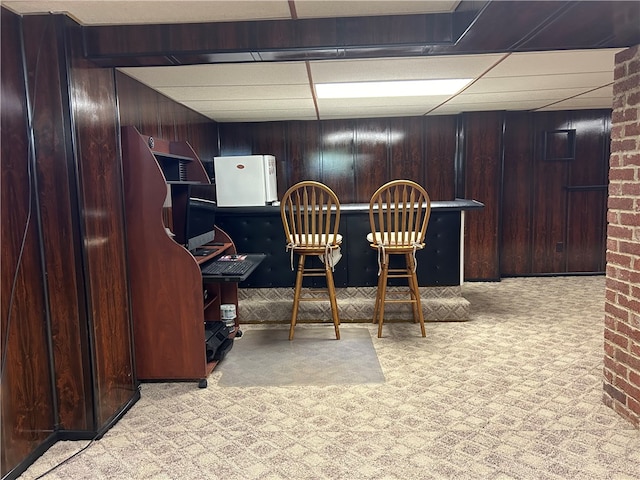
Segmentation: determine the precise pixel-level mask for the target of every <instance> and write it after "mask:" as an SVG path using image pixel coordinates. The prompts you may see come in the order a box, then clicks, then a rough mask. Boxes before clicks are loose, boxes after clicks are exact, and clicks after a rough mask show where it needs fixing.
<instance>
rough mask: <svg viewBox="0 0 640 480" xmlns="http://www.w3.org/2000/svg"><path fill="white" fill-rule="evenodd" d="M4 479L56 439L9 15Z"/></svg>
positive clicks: (15, 39) (16, 28)
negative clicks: (54, 436)
mask: <svg viewBox="0 0 640 480" xmlns="http://www.w3.org/2000/svg"><path fill="white" fill-rule="evenodd" d="M1 17H2V26H1V32H2V42H1V45H0V46H1V49H2V50H1V55H2V57H1V58H2V68H0V73H1V79H2V89H1V92H2V93H1V102H2V118H1V121H2V129H1V130H0V132H1V134H2V169H1V174H2V176H1V185H0V193H1V195H2V198H1V201H0V205H1V206H2V229H1V241H2V249H0V260H1V262H2V290H1V298H2V308H1V309H0V311H1V315H2V318H1V327H2V329H1V333H2V334H1V335H0V341H1V342H2V343H1V345H0V354H1V355H2V366H1V369H2V373H1V375H2V390H1V392H2V418H1V422H0V423H1V425H2V427H1V428H2V436H1V438H2V440H1V441H2V448H1V452H2V453H1V464H2V472H1V474H2V476H4V475H5V474H6V473H7V472H8V471H10V470H12V469H13V468H15V467H16V465H18V464H19V463H20V462H21V461H22V460H23V459H24V458H26V457H27V456H28V455H29V454H31V452H33V451H34V450H36V449H37V448H38V447H39V446H40V445H42V444H43V442H45V440H46V439H47V437H49V436H51V434H52V432H53V428H54V425H55V423H56V419H55V409H54V393H53V391H52V376H51V371H50V369H49V363H50V362H49V360H50V358H49V354H50V350H49V346H48V344H47V339H48V335H47V321H46V316H45V314H44V312H45V311H46V300H45V285H44V274H43V265H42V263H41V261H42V258H41V255H40V239H39V232H38V230H39V229H38V218H37V215H36V210H37V206H36V205H34V201H35V196H34V186H35V183H34V176H35V172H34V163H33V162H32V161H31V158H30V152H31V150H30V147H29V136H28V129H27V125H28V124H27V108H26V102H25V99H26V92H25V82H24V74H25V72H24V69H23V66H22V60H21V57H20V36H21V32H20V22H19V20H18V18H17V17H16V16H14V15H11V14H8V13H7V12H6V11H5V10H4V9H3V10H2V14H1Z"/></svg>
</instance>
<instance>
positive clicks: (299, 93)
mask: <svg viewBox="0 0 640 480" xmlns="http://www.w3.org/2000/svg"><path fill="white" fill-rule="evenodd" d="M157 90H158V91H159V92H160V93H162V94H164V95H166V96H168V97H171V98H174V99H176V100H179V101H197V100H215V99H220V98H224V99H226V100H260V99H276V98H281V99H282V98H307V99H310V100H311V99H312V94H311V87H310V86H309V84H304V85H238V86H228V87H206V86H203V87H159V88H158V89H157Z"/></svg>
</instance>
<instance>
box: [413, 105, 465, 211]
mask: <svg viewBox="0 0 640 480" xmlns="http://www.w3.org/2000/svg"><path fill="white" fill-rule="evenodd" d="M457 121H458V119H457V116H455V115H445V116H436V117H426V118H425V119H424V160H423V161H422V162H419V158H420V157H418V156H417V155H418V150H417V141H414V142H412V145H414V146H415V147H414V149H413V151H415V153H414V154H413V156H414V162H419V163H423V164H424V183H423V184H422V185H424V187H425V188H426V189H427V192H429V196H430V197H431V200H453V199H454V198H455V176H456V173H455V158H456V143H457V138H456V132H457ZM408 127H409V126H408ZM407 132H408V135H409V138H412V137H414V136H415V133H414V132H413V129H412V128H410V127H409V128H408V129H407ZM414 168H418V166H416V167H414Z"/></svg>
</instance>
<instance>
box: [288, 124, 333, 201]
mask: <svg viewBox="0 0 640 480" xmlns="http://www.w3.org/2000/svg"><path fill="white" fill-rule="evenodd" d="M288 131H289V136H288V138H287V152H288V156H287V158H286V159H285V160H284V161H285V187H286V188H289V187H290V186H291V185H294V184H295V183H298V182H302V181H304V180H321V172H322V159H323V157H322V150H321V149H322V147H321V143H320V135H321V130H320V124H319V122H289V128H288ZM280 164H281V163H280V162H278V165H280ZM280 182H281V180H280V179H278V185H280ZM285 191H286V189H285ZM279 194H280V196H282V195H283V194H284V191H280V192H279ZM336 194H337V195H338V198H340V193H338V192H336ZM279 198H280V197H279Z"/></svg>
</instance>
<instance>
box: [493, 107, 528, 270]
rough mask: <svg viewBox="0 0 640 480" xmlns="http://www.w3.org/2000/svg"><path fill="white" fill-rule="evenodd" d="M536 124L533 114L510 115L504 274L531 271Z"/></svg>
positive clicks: (507, 125)
mask: <svg viewBox="0 0 640 480" xmlns="http://www.w3.org/2000/svg"><path fill="white" fill-rule="evenodd" d="M532 121H533V119H532V116H531V115H530V114H523V113H519V112H516V113H514V112H510V113H507V114H506V120H505V132H504V173H503V194H502V247H501V250H500V266H501V273H502V274H503V275H523V274H527V273H530V272H531V214H532V209H533V205H532V168H533V142H534V134H533V130H532V126H533V125H532Z"/></svg>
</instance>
